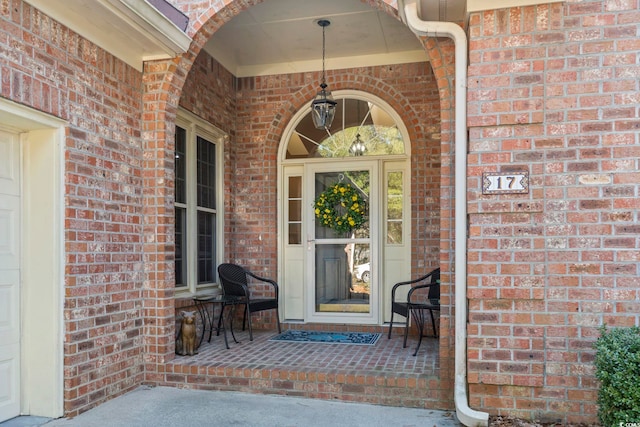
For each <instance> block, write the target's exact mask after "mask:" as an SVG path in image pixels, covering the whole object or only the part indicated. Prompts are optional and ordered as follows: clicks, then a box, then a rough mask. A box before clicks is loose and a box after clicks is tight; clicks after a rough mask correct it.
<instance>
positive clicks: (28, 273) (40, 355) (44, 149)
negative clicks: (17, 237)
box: [0, 98, 66, 417]
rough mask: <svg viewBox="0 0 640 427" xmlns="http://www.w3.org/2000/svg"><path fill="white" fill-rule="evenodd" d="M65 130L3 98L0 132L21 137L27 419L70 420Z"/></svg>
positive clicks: (22, 380) (60, 122)
mask: <svg viewBox="0 0 640 427" xmlns="http://www.w3.org/2000/svg"><path fill="white" fill-rule="evenodd" d="M65 124H66V122H65V121H63V120H60V119H58V118H55V117H53V116H49V115H47V114H43V113H41V112H38V111H36V110H33V109H31V108H28V107H25V106H23V105H20V104H16V103H14V102H11V101H8V100H5V99H1V98H0V126H2V127H3V129H5V130H7V131H11V132H14V133H17V134H19V135H20V151H21V165H20V166H21V171H22V176H21V182H22V191H21V213H22V224H21V236H22V242H21V243H22V245H21V248H22V251H21V252H22V253H21V272H20V275H21V302H20V304H19V309H20V317H21V323H22V325H21V326H22V337H21V338H22V339H21V348H20V354H21V370H20V388H21V398H20V402H21V403H20V413H21V414H23V415H36V416H46V417H61V416H62V415H64V381H63V372H64V366H63V361H64V358H63V356H64V355H63V338H64V335H63V334H64V332H63V331H64V329H63V324H64V323H63V303H64V290H63V284H64V242H63V235H64V194H63V189H64V185H63V183H64V167H63V159H64V140H65V128H64V127H65ZM43 212H46V214H45V215H43V214H42V213H43Z"/></svg>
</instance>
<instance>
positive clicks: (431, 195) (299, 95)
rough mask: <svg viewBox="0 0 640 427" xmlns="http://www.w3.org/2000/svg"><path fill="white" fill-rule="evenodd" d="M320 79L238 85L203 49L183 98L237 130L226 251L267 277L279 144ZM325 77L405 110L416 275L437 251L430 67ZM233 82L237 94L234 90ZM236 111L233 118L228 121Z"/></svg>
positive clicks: (272, 266)
mask: <svg viewBox="0 0 640 427" xmlns="http://www.w3.org/2000/svg"><path fill="white" fill-rule="evenodd" d="M319 78H320V76H319V74H318V73H305V74H288V75H278V76H264V77H253V78H242V79H238V80H237V83H236V84H234V83H233V81H232V80H230V79H229V73H228V72H227V71H226V70H225V69H224V68H222V67H220V66H219V65H217V63H216V62H215V61H214V60H213V59H211V58H210V57H208V56H207V55H206V54H205V53H201V54H200V55H199V56H198V59H197V61H196V63H195V65H194V66H193V68H192V69H191V71H190V73H189V75H188V76H187V80H186V83H185V86H184V92H183V95H182V97H181V100H180V104H181V106H183V107H184V108H186V109H188V110H191V111H193V112H194V113H196V114H198V115H199V116H201V117H203V118H205V119H207V120H210V121H211V122H213V123H214V124H216V125H217V126H221V127H223V130H225V131H227V132H229V129H233V130H232V131H231V135H230V136H231V137H230V139H229V142H228V143H227V146H226V148H225V151H226V159H225V162H226V165H225V171H226V177H225V186H226V188H227V190H226V191H225V195H226V196H225V205H226V206H225V209H226V224H227V227H226V230H225V251H226V257H227V259H229V260H231V261H233V262H237V263H239V264H241V265H245V266H248V267H249V268H250V269H251V270H252V271H254V272H256V273H257V274H260V275H264V276H266V277H276V275H277V273H276V267H277V261H278V260H277V234H276V227H277V204H276V201H277V195H276V187H277V185H276V184H277V152H278V147H279V144H280V140H281V137H282V134H283V132H284V129H285V127H286V125H287V124H288V122H289V120H290V119H291V118H292V116H293V114H294V113H295V112H296V111H297V109H299V108H307V104H308V103H309V102H310V100H311V99H312V98H313V96H314V95H315V92H316V90H317V85H318V81H319ZM327 82H328V83H329V84H330V86H331V89H332V90H334V91H335V90H339V89H357V90H362V91H365V92H369V93H373V94H375V95H377V96H379V97H381V98H383V99H385V101H387V102H389V103H390V104H391V105H392V106H393V107H394V108H395V109H396V111H398V112H400V113H401V114H402V113H404V116H403V119H404V120H405V123H406V125H407V126H408V127H409V132H410V135H411V139H412V162H413V165H414V166H413V168H412V186H413V189H412V192H413V199H412V209H413V212H412V214H413V217H414V220H413V224H412V226H413V232H412V236H413V239H414V241H413V255H412V256H413V264H412V265H413V266H414V270H415V271H414V275H418V274H421V273H424V272H425V271H426V270H427V269H431V268H435V266H437V265H438V256H439V247H438V241H439V240H438V239H439V218H440V217H439V214H440V212H439V197H440V194H439V192H440V190H439V184H440V183H439V179H440V178H439V175H440V173H439V167H440V140H439V139H440V138H439V133H440V132H439V131H440V121H439V116H440V112H439V107H440V101H439V96H438V91H437V88H436V86H435V80H434V77H433V74H432V72H431V67H430V66H429V64H427V63H423V64H406V65H393V66H386V67H368V68H356V69H347V70H339V71H329V72H327ZM234 86H237V92H235V93H232V91H231V89H232V88H233V87H234ZM221 105H222V106H224V109H223V111H222V112H220V106H221ZM236 106H237V107H236ZM234 107H235V108H237V110H234ZM233 115H235V116H234V117H233V119H234V120H235V122H234V123H233V124H230V120H228V119H229V118H230V117H231V116H233ZM263 314H264V315H267V316H269V315H270V314H271V313H263ZM274 320H275V319H270V321H271V322H273V321H274ZM257 323H258V322H257ZM258 324H259V323H258Z"/></svg>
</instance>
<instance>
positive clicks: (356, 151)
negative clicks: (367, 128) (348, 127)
mask: <svg viewBox="0 0 640 427" xmlns="http://www.w3.org/2000/svg"><path fill="white" fill-rule="evenodd" d="M366 151H367V147H366V145H364V142H363V141H362V140H361V139H360V134H357V135H356V139H355V140H354V141H353V142H352V143H351V147H349V152H351V154H352V155H354V156H362V155H364V153H365V152H366Z"/></svg>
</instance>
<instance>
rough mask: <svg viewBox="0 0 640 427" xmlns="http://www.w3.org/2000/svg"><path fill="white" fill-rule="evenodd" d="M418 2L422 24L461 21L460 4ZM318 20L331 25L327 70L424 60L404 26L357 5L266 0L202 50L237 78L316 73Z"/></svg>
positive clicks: (341, 0) (333, 0)
mask: <svg viewBox="0 0 640 427" xmlns="http://www.w3.org/2000/svg"><path fill="white" fill-rule="evenodd" d="M420 2H421V4H420V9H421V10H420V12H421V13H422V16H423V18H424V19H429V20H440V19H441V18H442V19H445V18H450V19H451V20H460V21H461V20H462V19H464V16H465V11H464V8H465V4H466V0H435V1H434V0H420ZM320 18H325V19H328V20H329V21H331V25H330V26H329V27H327V28H326V68H327V69H337V68H344V67H348V66H350V67H353V66H354V64H357V65H360V66H367V65H369V66H370V65H382V64H397V63H407V62H418V61H426V60H427V57H426V54H425V51H424V48H423V47H422V45H421V43H420V42H419V41H418V39H417V38H416V36H415V35H414V34H413V33H412V32H411V31H410V30H409V29H408V28H407V27H406V25H404V24H402V23H401V22H400V21H399V20H398V19H395V18H394V17H392V16H389V15H388V14H386V13H384V12H380V11H378V10H376V9H373V8H372V7H371V6H369V5H367V4H365V3H363V2H362V1H360V0H323V1H318V0H267V1H265V2H263V3H260V4H258V5H256V6H253V7H251V8H249V9H248V10H246V11H244V12H242V13H241V14H239V15H238V16H236V17H235V18H233V19H232V20H231V21H230V22H228V23H227V24H225V25H224V26H223V27H222V28H221V29H220V30H218V31H217V32H216V33H215V34H214V35H213V37H212V38H211V39H210V40H209V42H208V43H207V45H206V46H205V50H206V51H207V52H209V54H211V56H213V57H214V58H216V59H217V60H218V61H220V62H221V63H222V64H223V65H224V66H225V68H227V69H228V70H229V71H231V72H232V73H233V74H234V75H235V76H237V77H246V76H256V75H267V74H281V73H292V72H304V71H311V70H318V69H321V67H322V60H321V59H322V28H321V27H319V26H318V25H317V23H316V22H317V20H318V19H320Z"/></svg>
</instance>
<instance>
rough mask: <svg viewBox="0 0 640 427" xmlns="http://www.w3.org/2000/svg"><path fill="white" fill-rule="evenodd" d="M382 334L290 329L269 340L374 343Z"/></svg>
mask: <svg viewBox="0 0 640 427" xmlns="http://www.w3.org/2000/svg"><path fill="white" fill-rule="evenodd" d="M380 335H381V334H379V333H369V332H326V331H299V330H288V331H286V332H283V333H282V334H280V335H278V336H275V337H273V338H271V339H270V340H269V341H285V342H310V343H328V344H356V345H374V344H375V343H376V342H377V341H378V338H380Z"/></svg>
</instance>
